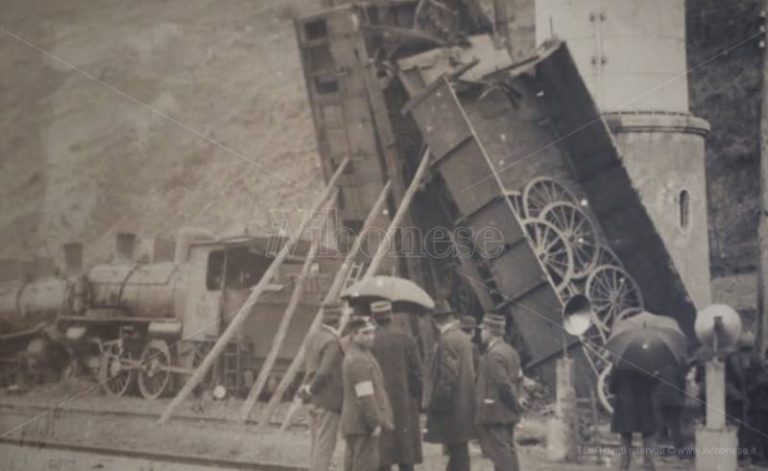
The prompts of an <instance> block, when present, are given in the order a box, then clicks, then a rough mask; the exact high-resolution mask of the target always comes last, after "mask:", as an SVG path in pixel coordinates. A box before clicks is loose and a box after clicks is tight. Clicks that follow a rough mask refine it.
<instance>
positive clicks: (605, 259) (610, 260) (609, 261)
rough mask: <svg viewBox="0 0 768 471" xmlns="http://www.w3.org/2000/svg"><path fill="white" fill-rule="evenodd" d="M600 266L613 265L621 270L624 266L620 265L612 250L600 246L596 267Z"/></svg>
mask: <svg viewBox="0 0 768 471" xmlns="http://www.w3.org/2000/svg"><path fill="white" fill-rule="evenodd" d="M601 265H613V266H615V267H622V268H623V267H624V264H622V263H621V260H620V259H619V256H618V255H616V254H615V253H614V252H613V250H611V249H609V248H608V247H605V246H601V247H600V250H598V255H597V266H601Z"/></svg>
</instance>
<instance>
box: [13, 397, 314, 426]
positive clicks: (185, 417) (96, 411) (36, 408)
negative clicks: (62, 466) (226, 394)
mask: <svg viewBox="0 0 768 471" xmlns="http://www.w3.org/2000/svg"><path fill="white" fill-rule="evenodd" d="M0 410H4V411H12V412H18V413H22V412H30V413H35V414H40V413H44V412H50V411H58V412H66V413H72V414H84V415H97V416H100V417H104V416H111V417H130V418H142V419H143V418H146V419H150V420H156V419H157V418H158V417H160V414H159V413H156V412H148V411H130V410H119V409H105V408H94V407H82V406H77V405H66V404H65V405H56V406H51V405H49V404H29V403H18V402H13V401H2V400H0ZM173 420H179V421H184V422H209V423H228V424H232V423H235V422H236V421H237V418H236V416H234V415H233V416H232V417H223V416H204V415H194V414H176V415H174V416H173ZM245 423H246V425H256V424H258V421H257V420H254V419H248V420H246V422H245ZM281 424H282V422H281V421H280V420H275V419H272V420H270V421H269V425H270V426H273V427H279V426H280V425H281ZM292 427H298V428H307V424H306V423H304V422H294V423H293V424H292Z"/></svg>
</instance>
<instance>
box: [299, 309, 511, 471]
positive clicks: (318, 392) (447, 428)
mask: <svg viewBox="0 0 768 471" xmlns="http://www.w3.org/2000/svg"><path fill="white" fill-rule="evenodd" d="M370 313H371V315H370V316H362V315H360V316H353V317H352V319H351V320H350V321H349V323H348V324H347V326H346V329H345V332H344V334H345V335H344V336H343V337H342V335H341V333H340V332H338V329H339V323H340V319H341V314H342V306H341V305H336V304H334V305H326V306H324V307H323V323H322V326H321V327H320V328H319V329H318V330H316V331H314V332H313V333H312V334H311V335H310V337H309V339H308V343H307V355H306V370H307V382H306V384H305V385H304V386H302V389H301V394H302V397H303V398H304V400H305V402H307V403H308V404H309V422H310V433H311V436H312V446H311V451H310V470H311V471H327V470H328V468H329V466H330V463H331V457H332V455H333V452H334V449H335V447H336V440H337V436H338V434H339V429H340V431H341V434H342V435H343V437H344V440H345V442H346V450H345V456H344V469H345V470H346V471H375V470H379V469H381V470H383V469H389V468H391V466H392V465H398V467H399V468H400V471H410V470H412V469H413V465H414V464H417V463H421V462H422V459H423V457H422V447H421V441H422V433H421V427H420V422H419V413H420V412H421V411H423V412H425V413H426V416H427V422H426V433H425V434H424V437H423V438H424V440H425V441H427V442H430V443H440V444H443V446H444V450H445V453H446V454H447V455H448V465H447V470H448V471H464V470H469V469H470V459H469V446H468V443H469V441H470V440H471V439H475V438H477V439H479V441H480V445H481V448H482V450H483V453H484V454H485V456H487V457H488V458H490V459H491V461H492V462H493V465H494V468H495V469H496V470H497V471H502V470H503V471H513V470H517V469H519V465H518V459H517V453H516V449H515V444H514V427H515V424H516V423H517V422H518V421H519V419H520V415H521V409H520V407H521V406H520V405H521V403H522V402H523V401H522V400H521V396H520V392H519V387H520V384H519V383H520V378H521V372H520V360H519V357H518V354H517V352H516V351H515V350H514V349H513V348H512V347H511V346H510V345H508V344H507V343H506V342H505V341H504V333H505V318H504V317H503V316H499V315H495V314H486V315H485V316H484V318H483V322H482V324H481V326H480V327H481V338H482V341H483V343H484V344H485V345H486V348H485V352H484V353H483V354H482V356H481V357H480V358H479V359H478V350H477V347H476V346H475V344H474V343H473V341H472V337H473V336H474V327H472V328H471V330H469V329H468V330H469V332H465V331H463V330H462V329H461V328H460V327H462V325H464V323H461V324H460V322H459V321H460V319H459V316H458V315H456V314H455V313H453V312H451V311H449V310H444V311H441V312H437V313H434V314H433V315H432V317H433V321H434V326H435V328H436V330H437V331H438V332H439V335H438V340H437V342H436V345H435V348H434V351H433V352H432V353H431V355H428V360H427V367H426V368H424V369H422V361H421V356H420V353H419V348H418V344H417V342H416V339H415V338H413V336H412V335H411V334H410V333H408V332H407V329H398V328H397V327H396V323H393V322H392V320H393V312H392V305H391V303H389V302H388V301H377V302H373V303H371V305H370ZM371 320H372V321H373V322H371ZM473 320H474V319H473Z"/></svg>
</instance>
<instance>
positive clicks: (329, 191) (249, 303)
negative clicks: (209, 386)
mask: <svg viewBox="0 0 768 471" xmlns="http://www.w3.org/2000/svg"><path fill="white" fill-rule="evenodd" d="M348 164H349V158H345V159H344V160H343V161H342V162H341V164H339V166H338V168H337V169H336V171H335V172H334V174H333V176H332V177H331V179H330V180H329V181H328V184H327V185H326V187H325V189H324V190H323V193H322V195H320V197H319V198H318V199H317V200H315V201H316V202H315V204H314V206H313V207H312V209H311V210H310V211H309V213H308V214H307V215H306V216H305V217H304V218H303V220H302V221H301V224H300V225H299V228H298V230H297V231H296V232H294V233H293V234H292V235H291V237H290V238H289V239H288V241H287V242H286V243H285V245H284V246H283V248H282V249H280V252H278V254H277V256H275V259H274V260H272V263H271V264H270V265H269V268H267V271H266V272H264V275H262V277H261V279H260V280H259V282H258V283H257V284H256V286H254V287H253V289H252V290H251V294H249V295H248V299H246V300H245V302H244V303H243V305H242V306H240V309H239V310H238V311H237V314H235V316H234V317H233V318H232V321H231V322H230V323H229V325H228V326H227V328H226V329H225V330H224V332H223V333H222V334H221V337H219V338H218V340H216V343H215V344H214V345H213V348H211V351H210V352H208V355H206V356H205V359H203V362H202V363H200V366H198V367H197V370H196V371H195V373H194V374H193V375H192V377H190V378H189V379H188V380H187V382H186V383H185V384H184V387H183V388H181V390H180V391H179V393H178V394H177V395H176V397H174V398H173V400H172V401H171V403H170V404H168V407H166V409H165V410H164V411H163V414H162V415H161V416H160V419H159V420H158V423H159V424H164V423H166V422H168V420H169V419H170V418H171V415H173V411H174V410H176V408H178V407H179V405H181V403H182V402H183V401H184V399H186V398H187V396H189V394H190V393H191V392H192V390H194V389H195V387H196V386H197V385H198V384H200V381H202V380H203V378H204V377H205V374H206V373H207V372H208V370H209V369H210V368H211V366H212V365H213V362H214V361H215V360H216V358H217V357H218V356H219V354H221V352H222V350H224V347H226V345H227V343H229V340H230V339H231V338H232V336H234V335H235V333H236V332H237V331H239V330H240V327H241V326H242V325H243V322H245V319H246V318H247V317H248V314H250V312H251V309H253V306H254V305H255V304H256V301H258V299H259V297H260V296H261V293H263V292H264V289H265V288H266V287H267V284H268V283H269V281H270V280H271V279H272V277H273V276H274V275H275V272H276V271H277V269H278V268H279V267H280V265H281V264H282V263H283V260H285V258H286V257H287V256H288V254H289V253H290V252H291V250H292V249H293V246H294V245H296V243H297V242H298V241H299V239H300V238H301V235H302V234H303V233H304V230H305V229H306V228H307V225H309V223H310V221H312V220H313V219H314V218H315V216H316V215H317V213H318V211H319V210H320V209H321V208H323V207H325V206H326V201H327V202H328V204H329V205H332V204H334V203H335V201H334V199H333V198H330V196H331V195H333V194H336V191H337V189H336V183H337V182H338V180H339V177H340V176H341V174H342V173H343V172H344V169H345V168H346V167H347V165H348ZM329 209H330V207H329Z"/></svg>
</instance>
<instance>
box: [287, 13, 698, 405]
mask: <svg viewBox="0 0 768 471" xmlns="http://www.w3.org/2000/svg"><path fill="white" fill-rule="evenodd" d="M366 5H367V4H363V5H351V6H346V7H340V8H335V9H332V10H328V11H326V12H323V13H321V14H317V15H313V16H312V17H307V18H302V19H299V20H297V34H298V38H299V45H300V49H301V54H302V60H303V64H304V70H305V74H306V78H307V86H308V91H309V97H310V102H311V103H312V106H313V110H314V112H313V116H314V118H315V125H316V128H317V132H318V137H319V139H320V143H321V146H320V151H321V158H322V160H323V162H324V165H326V166H327V167H328V170H327V172H329V171H330V170H331V169H333V168H334V162H337V161H339V160H340V159H341V158H343V157H352V158H353V167H352V168H353V171H352V172H350V174H349V176H348V182H349V183H350V188H356V189H363V188H366V186H367V185H372V188H377V185H378V187H380V186H381V185H382V184H383V182H384V181H385V179H386V178H391V179H404V178H405V175H407V174H409V173H410V172H411V169H412V168H413V167H414V165H415V164H416V162H415V159H416V158H417V157H418V155H419V153H418V152H416V151H415V150H417V149H419V148H420V146H426V147H428V149H429V154H430V159H431V167H432V170H433V173H432V178H431V180H430V181H429V182H428V183H425V187H426V189H427V191H424V192H422V193H421V194H420V195H419V197H417V201H416V202H415V203H414V208H413V212H414V213H415V214H417V215H418V216H419V217H416V218H414V219H416V220H417V223H419V222H420V223H421V224H422V226H425V227H426V228H427V229H428V228H429V227H430V225H434V224H438V223H440V222H443V223H444V222H446V221H447V222H448V224H449V225H450V226H451V227H452V228H453V229H457V228H461V229H464V232H462V231H454V234H461V233H465V234H467V235H468V237H464V238H462V237H454V238H453V243H454V244H456V245H457V246H459V247H460V250H456V251H455V253H456V254H457V257H455V258H456V263H457V265H458V266H459V267H460V269H458V270H456V272H457V273H459V274H460V276H461V278H462V280H463V282H464V284H465V285H466V286H469V287H471V288H472V290H473V291H474V294H475V296H476V298H477V300H478V301H479V304H480V305H481V306H482V310H483V311H484V312H488V311H495V312H500V313H504V314H506V315H507V316H508V318H509V319H510V320H511V322H509V324H508V326H509V330H510V332H509V333H510V337H511V338H512V339H513V342H515V343H516V344H517V346H518V347H520V349H521V350H522V351H523V353H524V359H525V364H526V369H527V372H528V373H529V374H531V375H534V376H538V377H539V378H540V379H541V380H542V381H543V382H545V383H546V384H549V385H554V371H555V370H554V361H555V360H556V359H557V358H559V357H561V356H562V355H563V354H564V353H566V352H569V353H568V354H570V355H573V356H575V357H576V358H577V359H578V361H577V368H579V369H580V370H581V371H580V372H578V373H577V378H578V381H577V383H578V384H577V389H578V390H579V392H580V393H582V394H584V393H586V392H587V391H588V390H589V389H590V388H592V387H593V385H594V384H595V381H596V379H597V378H596V375H599V373H601V372H602V371H604V369H605V365H606V358H605V357H604V356H603V351H602V349H601V346H602V344H603V343H604V341H605V339H606V337H607V335H608V334H609V333H610V328H611V325H612V324H613V322H615V320H616V319H618V318H621V317H625V316H630V315H633V314H634V313H636V312H639V311H640V310H642V309H648V310H651V311H653V312H658V313H664V314H666V315H670V316H673V317H675V318H676V319H677V320H678V321H679V323H680V325H681V327H682V328H683V330H684V331H686V332H687V333H691V332H692V325H693V319H694V316H695V307H694V305H693V302H692V301H691V299H690V297H689V296H688V294H687V292H686V289H685V286H684V285H683V283H682V281H681V279H680V276H679V274H678V272H677V270H676V269H675V267H674V263H673V261H672V259H671V258H670V256H669V253H668V251H667V249H666V247H665V245H664V243H663V242H662V239H661V238H660V236H659V234H658V232H657V230H656V228H655V227H654V224H653V222H652V220H651V218H650V217H649V215H648V212H647V211H646V209H645V208H644V206H643V204H642V202H641V200H640V197H639V196H638V193H637V192H636V190H635V189H634V188H633V184H632V181H631V179H630V177H629V176H628V174H627V172H626V169H625V168H624V165H623V164H622V161H621V156H620V154H619V151H618V149H617V147H616V144H615V142H614V139H613V137H612V135H611V132H610V130H609V128H608V127H607V125H606V123H605V122H604V120H603V119H602V117H601V116H600V113H599V112H598V110H597V107H596V106H595V104H594V102H593V100H592V98H591V97H590V95H589V92H588V91H587V89H586V87H585V85H584V83H583V81H582V79H581V77H580V76H579V73H578V71H577V69H576V66H575V64H574V62H573V60H572V58H571V56H570V54H569V52H568V49H567V47H566V45H565V44H563V43H557V42H556V43H553V44H550V45H548V46H547V47H545V48H544V49H542V50H541V51H540V52H539V54H538V55H537V56H536V57H532V58H531V59H529V60H527V61H524V62H522V63H518V64H512V63H510V61H509V59H508V57H507V56H506V55H505V54H504V53H503V51H502V53H500V52H499V51H498V49H496V48H494V47H493V44H492V42H491V41H490V40H488V39H487V38H484V37H469V38H467V39H466V40H464V41H462V43H463V44H462V45H461V46H460V47H457V45H456V44H458V43H456V44H449V45H445V44H439V41H434V42H433V43H432V44H431V45H430V44H424V38H423V37H420V38H419V40H418V41H415V40H414V41H409V40H408V39H401V44H400V45H399V46H398V47H392V46H391V41H390V43H389V46H388V47H385V46H384V44H387V43H386V42H385V41H383V40H382V38H390V39H391V38H392V36H391V35H390V36H388V35H387V34H386V32H387V25H386V24H384V25H382V24H377V25H376V26H377V28H376V29H375V30H373V29H372V28H371V27H370V26H371V24H370V18H369V15H368V14H367V12H368V10H367V8H368V7H367V6H366ZM382 8H383V7H382ZM393 8H394V7H393ZM381 17H386V15H381V16H380V17H377V18H381ZM393 17H396V16H393ZM318 32H320V33H321V34H319V35H318ZM419 41H420V43H419V44H418V45H416V44H415V43H416V42H419ZM382 51H385V52H386V54H382ZM382 55H384V56H385V57H384V58H382ZM321 76H322V77H323V80H324V81H323V80H318V77H321ZM328 83H333V86H332V87H329V86H328V85H327V84H328ZM331 103H333V104H334V105H333V106H336V107H337V108H336V109H335V110H334V114H336V115H339V114H340V115H341V116H343V117H344V119H341V120H330V119H329V118H328V116H333V115H334V114H331V113H327V112H326V111H328V110H329V106H330V105H329V104H331ZM342 128H343V129H342ZM334 133H336V134H335V135H334ZM363 135H365V136H367V137H366V139H368V140H367V141H366V142H368V143H369V144H370V145H367V146H364V145H360V142H361V140H360V139H361V136H363ZM361 150H364V151H362V152H361ZM367 169H368V170H367ZM374 170H376V171H374ZM348 191H352V190H348ZM374 194H375V192H372V193H371V195H374ZM371 198H372V196H371V197H368V198H366V197H364V196H363V197H358V198H354V200H355V202H356V204H358V205H361V206H362V207H361V208H360V211H361V212H364V211H365V207H366V205H367V204H368V203H367V202H366V200H367V199H368V200H370V199H371ZM419 201H421V208H420V209H419ZM436 205H442V206H443V207H444V209H443V210H442V213H443V214H442V216H441V217H436V216H434V215H433V214H431V213H430V210H429V209H430V208H432V212H440V211H436V210H434V207H435V206H436ZM425 207H426V208H427V210H426V211H425ZM483 231H485V233H489V231H490V233H491V234H492V235H493V237H488V238H482V237H481V238H478V237H477V236H478V234H480V233H482V232H483ZM478 239H480V240H481V241H482V243H481V244H478ZM432 262H434V261H432ZM409 275H413V276H417V275H416V274H413V273H409ZM442 281H443V280H440V279H435V278H434V277H433V278H432V279H430V280H429V282H431V283H432V286H428V288H431V289H432V290H434V291H437V292H439V291H440V288H441V286H440V283H441V282H442ZM427 284H429V283H427ZM575 296H586V297H587V298H588V299H589V301H590V302H591V304H592V307H593V311H594V315H593V325H592V327H591V328H590V330H588V331H587V332H585V333H583V335H580V336H579V337H576V336H573V335H570V334H568V333H567V332H566V331H565V330H564V328H563V318H562V311H563V307H564V306H565V304H566V303H567V302H568V301H569V300H570V299H572V298H573V297H575ZM577 347H579V348H577Z"/></svg>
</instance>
